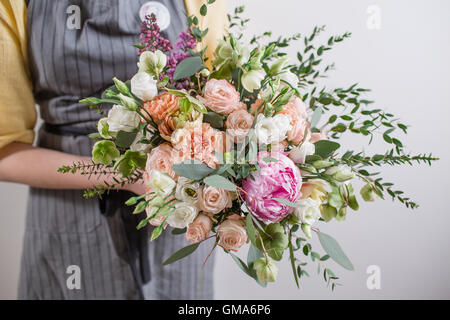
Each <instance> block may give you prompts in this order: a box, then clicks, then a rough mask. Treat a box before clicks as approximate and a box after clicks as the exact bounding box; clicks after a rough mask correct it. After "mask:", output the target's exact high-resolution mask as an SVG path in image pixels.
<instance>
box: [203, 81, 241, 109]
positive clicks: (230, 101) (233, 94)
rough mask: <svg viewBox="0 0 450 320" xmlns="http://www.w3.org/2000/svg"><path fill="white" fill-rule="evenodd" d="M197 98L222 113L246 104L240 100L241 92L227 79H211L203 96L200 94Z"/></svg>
mask: <svg viewBox="0 0 450 320" xmlns="http://www.w3.org/2000/svg"><path fill="white" fill-rule="evenodd" d="M197 99H198V100H200V101H201V102H202V103H204V104H205V105H206V106H207V107H208V108H210V109H211V110H212V111H214V112H217V113H221V114H230V113H232V112H233V111H236V110H239V109H242V108H243V107H244V106H245V105H244V104H243V103H242V102H241V101H240V96H239V92H237V91H236V89H235V88H234V86H233V85H231V84H230V83H229V82H228V81H227V80H217V79H210V80H209V81H208V82H207V83H206V85H205V90H204V95H203V97H201V96H198V97H197Z"/></svg>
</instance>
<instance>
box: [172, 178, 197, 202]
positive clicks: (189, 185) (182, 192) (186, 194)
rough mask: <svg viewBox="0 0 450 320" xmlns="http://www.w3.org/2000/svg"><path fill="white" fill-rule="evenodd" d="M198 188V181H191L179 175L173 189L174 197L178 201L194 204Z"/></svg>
mask: <svg viewBox="0 0 450 320" xmlns="http://www.w3.org/2000/svg"><path fill="white" fill-rule="evenodd" d="M199 189H200V183H198V182H193V181H192V180H190V179H188V178H185V177H179V178H178V181H177V187H176V190H175V198H177V199H178V200H180V201H184V202H187V203H189V204H192V205H195V204H197V194H198V191H199Z"/></svg>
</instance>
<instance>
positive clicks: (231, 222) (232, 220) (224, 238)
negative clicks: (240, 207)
mask: <svg viewBox="0 0 450 320" xmlns="http://www.w3.org/2000/svg"><path fill="white" fill-rule="evenodd" d="M217 233H218V234H219V238H220V241H219V246H221V247H222V248H224V249H225V250H228V251H230V250H232V251H238V250H239V249H240V248H241V247H242V246H243V245H244V244H245V243H246V242H247V239H248V236H247V230H246V229H245V222H244V221H243V219H241V217H239V216H238V215H233V216H231V217H228V219H227V220H225V221H224V222H222V223H221V224H220V225H219V228H218V229H217Z"/></svg>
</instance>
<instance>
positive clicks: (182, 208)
mask: <svg viewBox="0 0 450 320" xmlns="http://www.w3.org/2000/svg"><path fill="white" fill-rule="evenodd" d="M197 214H198V209H197V208H196V207H195V206H193V205H191V204H189V203H186V202H179V203H177V204H176V205H175V208H174V211H173V212H172V214H171V215H170V216H169V217H168V218H167V223H168V224H169V226H171V227H173V228H179V229H183V228H186V227H187V226H188V225H189V224H190V223H191V222H192V221H194V219H195V217H196V216H197Z"/></svg>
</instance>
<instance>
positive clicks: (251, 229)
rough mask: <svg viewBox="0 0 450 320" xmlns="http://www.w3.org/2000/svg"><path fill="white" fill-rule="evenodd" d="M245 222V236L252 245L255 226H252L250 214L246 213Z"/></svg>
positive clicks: (254, 241)
mask: <svg viewBox="0 0 450 320" xmlns="http://www.w3.org/2000/svg"><path fill="white" fill-rule="evenodd" d="M245 220H246V226H247V234H248V237H249V239H250V241H251V243H252V244H255V243H256V233H257V231H256V230H255V226H254V225H253V221H252V214H251V213H248V214H247V218H246V219H245Z"/></svg>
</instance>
